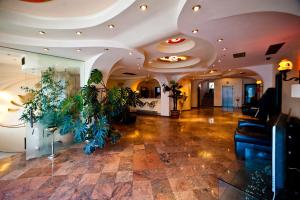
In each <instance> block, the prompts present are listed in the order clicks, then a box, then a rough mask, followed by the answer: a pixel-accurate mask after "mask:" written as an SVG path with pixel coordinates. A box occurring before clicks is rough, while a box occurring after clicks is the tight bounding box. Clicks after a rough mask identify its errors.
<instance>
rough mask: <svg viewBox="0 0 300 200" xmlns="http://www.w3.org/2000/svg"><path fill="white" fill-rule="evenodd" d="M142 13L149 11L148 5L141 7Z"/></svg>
mask: <svg viewBox="0 0 300 200" xmlns="http://www.w3.org/2000/svg"><path fill="white" fill-rule="evenodd" d="M140 9H141V11H146V10H147V9H148V6H147V5H146V4H143V5H141V6H140Z"/></svg>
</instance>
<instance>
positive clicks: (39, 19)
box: [0, 0, 135, 29]
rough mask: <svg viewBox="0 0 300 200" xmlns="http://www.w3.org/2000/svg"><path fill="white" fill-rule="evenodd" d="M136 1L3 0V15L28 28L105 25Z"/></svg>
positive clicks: (1, 2)
mask: <svg viewBox="0 0 300 200" xmlns="http://www.w3.org/2000/svg"><path fill="white" fill-rule="evenodd" d="M134 2H135V0H126V1H123V0H101V2H99V0H89V1H88V2H87V1H85V0H72V1H70V0H59V1H57V0H56V1H48V2H45V3H28V2H24V1H19V0H10V1H0V11H1V12H0V13H1V14H0V17H1V18H2V19H5V20H10V21H11V22H12V23H13V24H15V25H18V26H24V27H31V28H43V29H79V28H86V27H91V26H96V25H99V24H102V23H104V22H105V21H107V20H109V19H111V18H113V17H115V16H117V15H118V14H120V13H121V12H123V11H124V10H126V9H127V8H128V7H129V6H131V5H132V4H133V3H134Z"/></svg>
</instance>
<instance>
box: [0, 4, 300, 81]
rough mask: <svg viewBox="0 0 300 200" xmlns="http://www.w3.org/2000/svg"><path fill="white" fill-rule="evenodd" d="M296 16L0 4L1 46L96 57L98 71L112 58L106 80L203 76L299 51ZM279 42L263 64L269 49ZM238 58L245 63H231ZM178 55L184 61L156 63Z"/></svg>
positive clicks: (275, 8)
mask: <svg viewBox="0 0 300 200" xmlns="http://www.w3.org/2000/svg"><path fill="white" fill-rule="evenodd" d="M195 7H196V8H195ZM299 15H300V2H299V1H298V0H272V1H261V0H251V1H249V0H242V1H241V0H227V1H220V0H209V1H208V0H164V1H161V0H151V1H150V0H126V1H124V0H105V1H101V3H99V1H97V0H89V2H88V3H87V2H86V1H84V0H72V1H70V0H61V1H46V2H43V3H30V2H25V1H19V0H10V1H0V30H1V31H0V46H2V47H9V48H15V49H21V50H26V51H32V52H37V53H43V54H48V55H55V56H61V57H67V58H72V59H76V60H82V61H88V60H90V59H92V58H93V57H95V56H97V55H100V56H99V58H100V59H101V60H100V62H97V63H98V64H100V65H103V66H105V65H107V63H109V62H110V60H109V59H111V58H112V57H113V56H116V57H118V59H119V58H120V59H119V61H118V62H117V63H116V64H115V65H114V66H113V68H112V71H111V74H112V75H114V76H118V77H119V76H122V74H123V73H125V72H129V73H135V74H137V75H136V76H137V77H139V76H146V75H148V74H157V73H163V74H167V75H170V74H186V75H187V77H192V76H195V74H196V73H203V74H205V73H206V74H207V76H208V74H210V75H211V73H209V72H210V70H216V72H218V73H221V74H226V73H228V71H231V70H232V69H236V68H241V67H248V66H252V65H261V64H268V63H277V62H278V60H279V59H281V58H283V57H289V56H290V55H291V54H292V53H293V52H296V51H298V50H300V28H299V27H300V16H299ZM282 42H284V43H285V44H284V45H283V46H282V48H281V49H280V50H279V51H278V53H277V54H274V55H270V57H271V59H270V60H266V56H265V52H266V51H267V49H268V47H269V46H270V45H272V44H277V43H282ZM45 49H47V50H45ZM241 52H245V57H241V58H234V57H233V54H236V53H241ZM107 54H111V56H105V55H107ZM176 56H177V57H178V56H186V57H187V59H186V60H179V61H177V62H174V61H173V62H161V60H159V58H162V57H168V58H170V57H171V59H173V60H174V58H176ZM175 60H176V59H175ZM235 71H237V75H238V74H239V71H238V70H232V72H231V73H233V72H235ZM203 76H205V75H203ZM216 76H217V73H216ZM124 78H126V76H125V75H124ZM130 78H132V77H130Z"/></svg>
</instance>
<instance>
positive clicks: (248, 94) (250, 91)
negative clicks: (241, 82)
mask: <svg viewBox="0 0 300 200" xmlns="http://www.w3.org/2000/svg"><path fill="white" fill-rule="evenodd" d="M256 87H257V85H256V84H245V88H244V89H245V90H244V103H245V104H250V103H252V102H254V101H255V100H256V96H257V95H256V91H257V89H256Z"/></svg>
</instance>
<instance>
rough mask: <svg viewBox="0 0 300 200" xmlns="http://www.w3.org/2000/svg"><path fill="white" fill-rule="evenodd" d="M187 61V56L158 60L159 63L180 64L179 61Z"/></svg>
mask: <svg viewBox="0 0 300 200" xmlns="http://www.w3.org/2000/svg"><path fill="white" fill-rule="evenodd" d="M187 59H188V57H187V56H164V57H160V58H158V60H159V61H163V62H179V61H185V60H187Z"/></svg>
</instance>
